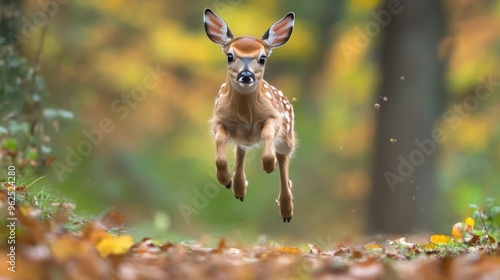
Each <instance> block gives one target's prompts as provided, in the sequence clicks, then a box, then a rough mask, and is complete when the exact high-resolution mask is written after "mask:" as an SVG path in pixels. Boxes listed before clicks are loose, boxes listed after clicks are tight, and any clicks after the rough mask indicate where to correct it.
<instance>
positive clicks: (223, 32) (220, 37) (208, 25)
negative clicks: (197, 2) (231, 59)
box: [203, 8, 233, 47]
mask: <svg viewBox="0 0 500 280" xmlns="http://www.w3.org/2000/svg"><path fill="white" fill-rule="evenodd" d="M203 22H204V23H205V33H207V36H208V38H210V40H212V41H213V42H214V43H216V44H218V45H221V46H223V47H224V46H226V45H227V44H228V43H229V42H230V41H231V39H233V33H231V30H229V27H227V24H226V23H225V22H224V21H223V20H222V19H221V18H220V17H219V16H218V15H216V14H215V13H214V12H212V10H210V9H209V8H206V9H205V12H204V14H203Z"/></svg>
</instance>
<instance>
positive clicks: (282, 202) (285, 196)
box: [276, 154, 293, 223]
mask: <svg viewBox="0 0 500 280" xmlns="http://www.w3.org/2000/svg"><path fill="white" fill-rule="evenodd" d="M276 157H277V158H278V165H279V168H280V194H279V196H278V202H279V206H280V213H281V216H282V217H283V222H285V223H289V222H290V220H291V219H292V216H293V201H292V199H293V197H292V181H291V180H290V179H288V163H289V161H290V156H289V155H283V154H276Z"/></svg>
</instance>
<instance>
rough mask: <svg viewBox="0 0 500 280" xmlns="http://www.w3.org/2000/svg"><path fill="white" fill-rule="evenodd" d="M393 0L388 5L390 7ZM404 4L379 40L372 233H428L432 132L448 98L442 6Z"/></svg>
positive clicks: (433, 0)
mask: <svg viewBox="0 0 500 280" xmlns="http://www.w3.org/2000/svg"><path fill="white" fill-rule="evenodd" d="M390 2H393V0H386V5H385V7H387V4H389V3H390ZM401 5H402V6H403V10H402V11H401V12H400V13H399V14H397V15H392V21H391V22H390V24H389V25H388V26H387V27H386V29H385V34H384V35H385V36H384V38H383V42H382V61H381V70H382V71H381V73H382V84H381V86H380V89H379V91H378V93H377V103H379V104H380V105H381V106H382V107H381V108H380V111H379V112H378V113H379V115H378V120H377V121H378V128H377V134H376V139H375V153H374V173H373V180H372V183H373V186H372V194H371V196H370V198H369V199H370V206H369V214H368V221H369V230H370V231H371V232H372V233H407V232H411V231H415V230H426V229H430V227H431V224H432V217H433V204H434V203H436V201H435V199H434V192H435V190H434V189H435V186H434V180H433V179H434V178H433V175H434V156H435V153H436V149H435V148H434V147H435V145H436V143H435V142H434V141H432V133H433V124H434V122H435V120H436V119H437V118H438V116H439V114H440V112H441V110H442V103H443V96H444V92H443V86H442V79H443V72H444V67H443V65H444V63H443V61H440V59H439V58H438V44H439V41H440V39H441V36H442V35H443V29H444V28H443V25H444V23H443V13H442V7H441V1H437V0H420V1H411V2H410V1H401ZM383 97H387V101H384V99H383ZM391 138H392V139H391ZM426 139H427V140H426ZM422 141H423V142H422ZM417 143H420V144H417ZM422 143H423V144H422Z"/></svg>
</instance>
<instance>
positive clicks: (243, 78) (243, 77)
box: [236, 70, 255, 84]
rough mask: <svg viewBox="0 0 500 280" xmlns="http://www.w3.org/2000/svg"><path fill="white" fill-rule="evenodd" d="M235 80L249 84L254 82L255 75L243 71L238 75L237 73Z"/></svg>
mask: <svg viewBox="0 0 500 280" xmlns="http://www.w3.org/2000/svg"><path fill="white" fill-rule="evenodd" d="M236 79H237V80H238V82H240V83H244V84H250V83H253V82H255V75H254V74H253V73H252V72H250V71H246V70H243V71H241V72H240V73H238V76H237V77H236Z"/></svg>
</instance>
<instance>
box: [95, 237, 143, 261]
mask: <svg viewBox="0 0 500 280" xmlns="http://www.w3.org/2000/svg"><path fill="white" fill-rule="evenodd" d="M132 245H134V240H133V239H132V236H130V235H120V236H118V237H114V236H112V235H109V236H107V237H106V238H103V239H102V240H101V241H100V242H99V244H97V246H96V248H97V250H98V251H99V253H100V254H101V256H102V257H107V256H108V255H121V254H125V253H126V252H128V250H129V249H130V247H132Z"/></svg>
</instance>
